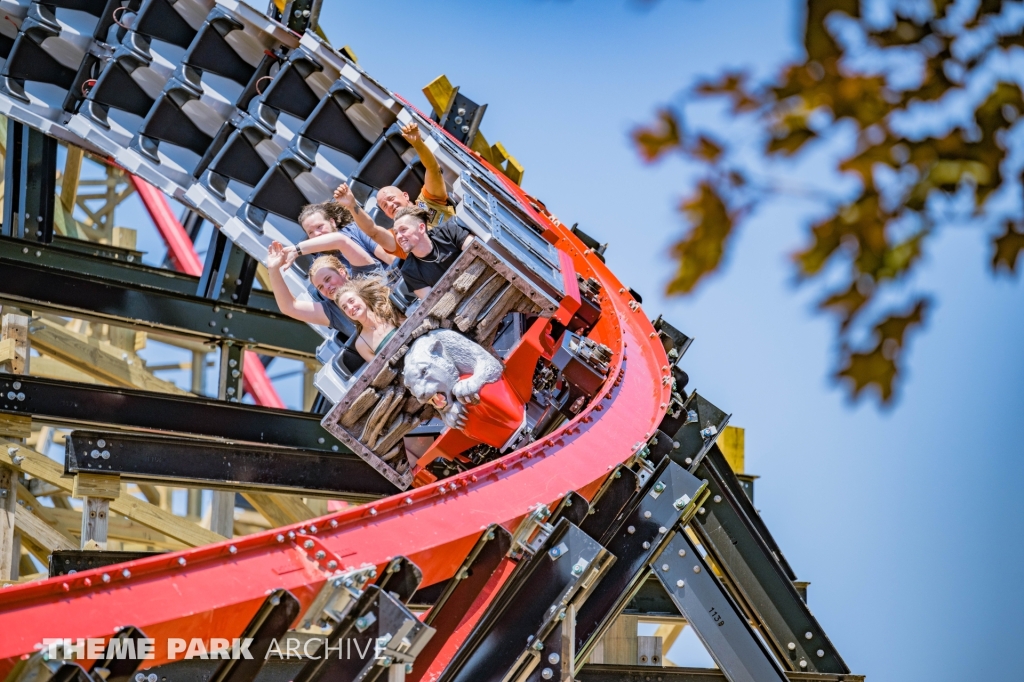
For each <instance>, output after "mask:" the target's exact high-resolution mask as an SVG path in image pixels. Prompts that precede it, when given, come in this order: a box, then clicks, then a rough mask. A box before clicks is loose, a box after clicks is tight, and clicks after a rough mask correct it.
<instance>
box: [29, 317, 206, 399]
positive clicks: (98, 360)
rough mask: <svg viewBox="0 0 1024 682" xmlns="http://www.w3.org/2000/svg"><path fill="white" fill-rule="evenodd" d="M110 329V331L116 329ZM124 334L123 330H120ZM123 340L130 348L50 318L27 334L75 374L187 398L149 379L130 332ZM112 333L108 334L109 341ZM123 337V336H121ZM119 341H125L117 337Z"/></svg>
mask: <svg viewBox="0 0 1024 682" xmlns="http://www.w3.org/2000/svg"><path fill="white" fill-rule="evenodd" d="M117 329H118V328H116V327H113V328H111V331H113V330H117ZM123 331H127V330H123ZM129 333H130V334H133V336H132V337H131V339H130V340H127V341H128V343H130V345H132V348H131V349H130V350H129V349H124V348H120V347H118V346H116V345H114V344H113V343H112V342H110V341H102V340H99V339H96V338H91V337H90V336H89V335H87V334H83V333H80V332H76V331H73V330H72V329H70V328H68V327H63V326H61V325H60V324H57V323H56V322H54V321H53V320H50V319H40V320H37V321H36V325H35V326H34V328H33V331H32V333H31V339H32V345H33V346H34V347H35V349H36V350H38V351H39V352H40V353H43V354H45V355H48V356H50V357H52V358H55V359H57V360H60V361H61V362H64V363H67V364H68V365H70V366H71V367H72V368H74V369H75V370H77V371H78V372H82V373H84V374H86V375H88V376H90V377H93V378H94V379H98V380H100V381H102V382H104V383H109V384H113V385H114V386H122V387H124V388H141V389H143V390H146V391H156V392H160V393H174V394H177V395H189V392H188V391H185V390H182V389H180V388H178V387H177V386H176V385H174V384H173V383H171V382H169V381H164V380H163V379H159V378H157V377H155V376H153V374H152V373H150V372H149V371H147V370H146V368H145V364H144V363H143V361H142V359H141V358H140V357H139V356H138V355H136V354H135V348H134V344H135V342H136V337H135V336H134V332H129ZM116 336H117V334H116V332H115V333H114V334H111V335H110V338H111V339H113V338H115V337H116ZM122 336H123V335H122ZM117 338H119V339H120V340H121V341H122V342H124V341H126V339H123V338H121V337H117Z"/></svg>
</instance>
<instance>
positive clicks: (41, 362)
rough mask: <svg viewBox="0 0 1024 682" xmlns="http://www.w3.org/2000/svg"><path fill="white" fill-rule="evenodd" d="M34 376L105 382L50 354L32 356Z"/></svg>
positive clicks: (83, 382)
mask: <svg viewBox="0 0 1024 682" xmlns="http://www.w3.org/2000/svg"><path fill="white" fill-rule="evenodd" d="M32 376H37V377H42V378H44V379H57V380H58V381H75V382H78V383H80V384H99V383H103V382H101V381H99V380H98V379H97V378H96V377H94V376H92V375H91V374H86V373H85V372H83V371H82V370H80V369H77V368H75V367H72V366H71V365H68V364H65V363H63V362H61V361H60V360H58V359H56V358H51V357H50V356H48V355H39V356H37V357H34V358H32Z"/></svg>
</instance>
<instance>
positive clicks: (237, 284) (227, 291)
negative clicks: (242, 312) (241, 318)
mask: <svg viewBox="0 0 1024 682" xmlns="http://www.w3.org/2000/svg"><path fill="white" fill-rule="evenodd" d="M257 265H258V263H257V262H256V259H254V258H252V257H251V256H250V255H249V254H247V253H245V252H244V251H242V250H241V249H240V248H238V247H237V246H235V245H234V244H233V243H232V242H231V241H229V240H228V238H227V235H225V234H224V233H223V232H221V231H220V230H218V229H216V228H214V230H213V232H212V233H211V235H210V245H209V247H208V248H207V250H206V263H205V264H204V265H203V276H202V277H200V278H199V283H198V286H197V288H196V295H197V296H199V297H201V298H208V299H211V300H214V301H224V302H225V303H236V304H238V305H248V303H249V295H250V293H251V292H252V284H253V280H254V279H255V278H256V266H257Z"/></svg>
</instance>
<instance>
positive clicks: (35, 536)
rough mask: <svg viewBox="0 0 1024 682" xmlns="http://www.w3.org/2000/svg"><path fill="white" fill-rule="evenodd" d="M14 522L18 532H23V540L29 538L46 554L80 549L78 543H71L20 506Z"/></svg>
mask: <svg viewBox="0 0 1024 682" xmlns="http://www.w3.org/2000/svg"><path fill="white" fill-rule="evenodd" d="M14 522H15V524H16V525H17V527H18V530H19V531H21V534H22V538H28V539H29V540H31V541H32V542H33V543H35V544H36V545H38V546H39V547H41V548H42V549H43V550H45V552H46V554H50V553H52V552H53V551H54V550H58V549H78V544H77V543H73V542H71V541H70V540H68V539H67V538H66V537H64V535H63V534H62V533H60V532H58V531H57V530H56V529H55V528H53V527H51V526H49V525H48V524H47V523H46V522H45V521H43V520H42V519H41V518H39V517H38V516H36V515H35V514H33V513H32V512H30V511H28V510H27V509H25V508H24V507H22V506H20V505H19V506H18V508H17V509H16V510H15V521H14ZM36 558H37V559H39V560H40V561H45V558H43V557H39V556H37V557H36Z"/></svg>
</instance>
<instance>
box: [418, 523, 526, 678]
mask: <svg viewBox="0 0 1024 682" xmlns="http://www.w3.org/2000/svg"><path fill="white" fill-rule="evenodd" d="M511 547H512V536H511V535H510V534H509V532H508V531H507V530H505V529H504V528H502V527H501V526H498V525H492V526H489V527H488V528H487V530H485V531H484V532H483V535H481V536H480V539H479V540H477V543H476V545H474V546H473V549H472V550H470V552H469V555H468V556H467V557H466V559H465V561H463V562H462V565H461V566H460V567H459V570H458V571H457V572H456V573H455V576H456V577H455V578H454V579H452V580H450V581H448V582H447V583H446V584H445V587H444V590H443V591H442V592H441V594H440V596H439V597H438V598H437V600H436V601H435V602H434V603H433V604H432V608H431V609H430V612H429V613H428V614H427V617H426V619H425V620H424V621H423V622H424V623H426V624H427V625H429V626H430V627H432V628H434V629H435V630H436V633H435V635H434V637H433V638H432V639H431V640H430V641H429V642H428V643H427V645H426V647H424V649H423V651H421V652H420V654H419V656H417V657H416V663H415V664H413V669H412V672H411V673H410V674H409V676H408V679H409V680H410V682H417V681H418V680H420V679H422V678H423V675H424V673H425V672H426V670H427V668H429V667H430V665H431V663H433V661H434V659H436V658H437V657H438V655H439V654H440V653H441V651H442V649H443V648H444V645H445V643H446V642H447V641H448V639H449V638H450V637H451V636H452V635H454V634H455V631H456V630H457V629H458V627H459V626H460V625H461V623H462V621H463V619H464V618H466V616H467V614H469V612H470V610H471V609H472V607H473V603H474V602H475V601H476V599H477V598H478V597H479V596H480V594H481V592H483V590H484V589H485V588H486V587H487V586H488V585H489V584H491V583H492V582H493V581H495V580H496V579H500V570H499V569H501V568H502V567H504V566H506V564H507V562H508V561H510V560H509V559H508V551H509V549H511ZM413 601H414V602H417V603H419V602H418V600H417V599H416V598H415V597H414V598H413Z"/></svg>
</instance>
